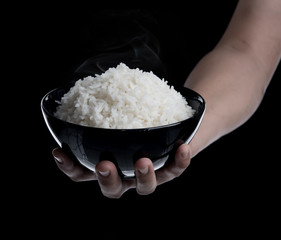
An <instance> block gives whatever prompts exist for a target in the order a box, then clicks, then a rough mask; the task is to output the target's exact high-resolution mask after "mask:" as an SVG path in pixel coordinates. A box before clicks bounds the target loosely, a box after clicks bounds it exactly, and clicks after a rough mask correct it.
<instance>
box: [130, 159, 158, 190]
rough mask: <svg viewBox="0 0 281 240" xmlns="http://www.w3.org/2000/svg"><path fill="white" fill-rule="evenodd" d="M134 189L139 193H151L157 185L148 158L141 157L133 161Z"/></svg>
mask: <svg viewBox="0 0 281 240" xmlns="http://www.w3.org/2000/svg"><path fill="white" fill-rule="evenodd" d="M135 174H136V191H137V192H138V194H140V195H148V194H150V193H153V192H154V191H155V189H156V186H157V181H156V176H155V172H154V168H153V164H152V162H151V160H150V159H148V158H141V159H139V160H137V161H136V163H135Z"/></svg>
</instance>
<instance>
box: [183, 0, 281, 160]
mask: <svg viewBox="0 0 281 240" xmlns="http://www.w3.org/2000/svg"><path fill="white" fill-rule="evenodd" d="M280 25H281V1H280V0H268V1H264V0H241V1H239V3H238V5H237V8H236V10H235V12H234V15H233V17H232V19H231V22H230V24H229V26H228V28H227V30H226V32H225V34H224V35H223V37H222V38H221V40H220V41H219V43H218V44H217V46H215V48H214V49H213V50H212V51H211V52H210V53H209V54H207V55H206V56H205V57H204V58H203V59H202V60H201V61H200V62H199V63H198V64H197V66H196V67H195V68H194V70H193V71H192V72H191V74H190V75H189V77H188V78H187V80H186V82H185V86H186V87H189V88H192V89H194V90H196V91H198V92H199V93H200V94H202V96H203V97H204V98H205V100H206V103H207V109H206V114H205V117H204V120H203V122H202V124H201V127H200V128H199V130H198V133H197V134H196V136H195V137H194V139H193V141H192V142H191V149H192V156H195V155H196V154H197V153H198V152H200V151H201V150H202V149H204V148H205V147H206V146H208V145H209V144H211V143H212V142H214V141H215V140H217V139H218V138H220V137H221V136H223V135H225V134H227V133H229V132H230V131H232V130H234V129H235V128H237V127H239V126H240V125H241V124H243V123H244V122H245V121H247V120H248V119H249V118H250V117H251V116H252V114H253V113H254V112H255V110H256V109H257V107H258V106H259V104H260V102H261V100H262V98H263V96H264V93H265V91H266V88H267V86H268V84H269V82H270V80H271V78H272V76H273V74H274V71H275V70H276V67H277V65H278V63H279V61H280V57H281V27H280Z"/></svg>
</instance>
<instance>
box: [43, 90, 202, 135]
mask: <svg viewBox="0 0 281 240" xmlns="http://www.w3.org/2000/svg"><path fill="white" fill-rule="evenodd" d="M68 85H69V86H68ZM68 87H71V84H67V85H65V86H59V87H56V88H53V89H52V90H50V91H48V92H47V93H46V94H45V95H44V96H43V97H42V98H41V101H40V108H41V111H42V113H43V115H44V114H47V115H48V116H49V117H51V118H54V119H56V120H58V121H60V122H62V123H64V124H67V125H69V126H73V127H78V128H86V129H87V128H88V129H99V130H105V131H122V132H123V131H152V130H157V129H163V128H170V127H174V126H177V125H180V124H183V123H185V122H186V121H190V120H191V119H194V118H199V122H198V124H197V127H196V129H195V132H196V131H197V129H198V127H199V126H200V124H201V121H202V119H203V116H204V115H205V112H206V102H205V99H204V98H203V97H202V96H201V95H200V94H199V93H198V92H196V91H194V90H192V89H190V88H187V87H185V86H182V87H181V88H180V89H176V91H178V92H180V94H182V91H189V92H191V93H192V94H193V95H194V96H196V99H197V100H198V101H199V102H200V103H201V104H200V109H199V111H196V112H195V113H194V115H193V116H192V117H189V118H187V119H184V120H181V121H178V122H174V123H170V124H165V125H160V126H153V127H145V128H101V127H94V126H88V125H81V124H76V123H72V122H68V121H65V120H62V119H60V118H58V117H56V116H54V114H52V113H51V112H49V111H48V110H47V109H46V107H45V104H44V102H45V100H46V98H47V97H48V96H49V95H50V94H51V93H53V92H55V91H58V90H66V89H67V88H68ZM182 96H183V97H184V98H186V96H184V95H182ZM186 100H187V101H188V98H186ZM190 100H194V98H190Z"/></svg>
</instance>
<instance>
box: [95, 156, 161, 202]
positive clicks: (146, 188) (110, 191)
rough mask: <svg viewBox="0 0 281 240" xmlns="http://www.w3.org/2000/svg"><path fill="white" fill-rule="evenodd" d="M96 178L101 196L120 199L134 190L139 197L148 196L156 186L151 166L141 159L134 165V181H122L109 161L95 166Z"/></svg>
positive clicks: (144, 159) (150, 163)
mask: <svg viewBox="0 0 281 240" xmlns="http://www.w3.org/2000/svg"><path fill="white" fill-rule="evenodd" d="M96 172H97V177H98V181H99V185H100V188H101V191H102V193H103V195H105V196H106V197H109V198H120V197H121V196H122V195H123V194H124V193H125V192H126V191H127V190H129V189H131V188H136V191H137V193H138V194H140V195H148V194H150V193H152V192H154V191H155V188H156V186H157V181H156V176H155V173H154V169H153V164H152V162H151V161H150V160H149V159H148V158H141V159H139V160H137V161H136V163H135V174H136V178H135V179H124V180H122V179H121V178H120V176H119V174H118V171H117V169H116V167H115V165H114V164H113V163H112V162H110V161H101V162H99V163H98V164H97V166H96Z"/></svg>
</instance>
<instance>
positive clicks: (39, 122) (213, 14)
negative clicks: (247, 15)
mask: <svg viewBox="0 0 281 240" xmlns="http://www.w3.org/2000/svg"><path fill="white" fill-rule="evenodd" d="M201 2H202V1H201ZM235 5H236V1H224V2H215V3H212V4H210V3H208V2H207V1H206V2H205V3H204V6H205V7H202V4H200V3H199V2H198V3H197V4H190V6H187V7H185V8H178V9H169V10H159V9H158V10H151V9H150V10H143V9H142V10H140V12H139V13H147V12H148V13H149V14H151V15H153V16H154V17H155V19H156V20H157V21H156V23H155V22H154V24H151V25H150V23H149V24H147V27H148V28H149V30H151V31H154V34H155V36H156V37H157V38H159V42H160V49H161V59H162V61H163V62H164V64H165V66H166V69H167V71H168V75H167V78H168V80H169V81H170V82H171V83H172V84H174V85H181V84H183V82H184V81H185V79H186V77H187V76H188V74H189V73H190V71H191V70H192V68H193V67H194V66H195V64H196V63H197V62H198V61H199V59H200V58H201V57H202V56H204V54H206V53H207V52H208V51H210V50H211V49H212V48H213V47H214V46H215V44H216V43H217V41H218V40H219V39H220V37H221V36H222V34H223V32H224V30H225V28H226V26H227V24H228V21H229V20H230V18H231V15H232V13H233V10H234V7H235ZM135 10H136V9H135ZM103 11H104V9H102V10H101V9H97V8H91V7H89V6H87V5H85V6H77V5H75V4H72V5H67V6H63V7H59V6H48V5H43V4H42V5H41V6H35V7H34V8H33V10H32V9H29V11H22V12H21V14H20V15H19V17H18V18H17V20H16V21H15V22H14V23H13V25H12V27H10V28H9V33H10V34H9V39H8V40H9V41H10V43H12V44H11V47H7V49H6V50H7V51H8V53H9V57H11V58H10V59H9V62H8V65H9V68H6V73H8V75H9V78H11V77H12V78H13V79H15V78H16V79H17V82H18V84H17V86H11V88H10V90H13V89H15V91H14V92H16V93H20V94H21V95H17V96H18V97H16V99H15V101H12V103H11V104H12V105H13V107H15V108H16V109H17V113H16V116H15V118H14V120H13V121H12V120H11V122H10V125H12V127H11V128H12V129H13V130H11V131H9V135H8V137H7V138H6V139H7V143H8V144H7V145H8V146H7V148H6V149H5V150H4V152H7V151H8V154H9V163H10V164H11V166H9V167H7V168H5V169H4V168H3V171H4V172H5V175H4V176H5V180H6V182H7V185H6V186H8V187H7V195H6V196H7V197H6V198H7V200H8V202H9V203H12V204H11V205H12V206H10V207H9V210H10V213H11V214H10V216H13V218H12V220H11V223H12V222H13V221H16V222H17V223H20V224H21V223H23V222H25V221H27V220H26V219H27V216H29V219H32V224H35V226H36V227H37V229H41V228H42V231H44V232H48V231H47V230H48V229H49V231H50V232H52V230H53V229H54V228H56V229H59V228H60V226H61V225H60V224H62V223H66V225H67V229H68V230H70V229H72V230H73V229H75V228H76V227H77V224H78V223H79V224H81V223H82V224H85V225H88V224H89V225H90V226H92V228H89V227H88V226H87V228H86V227H85V228H86V231H88V232H91V231H93V235H95V233H94V231H102V230H100V229H99V228H98V229H97V228H95V226H97V225H98V223H99V224H100V223H102V224H101V225H102V226H107V227H108V228H107V230H106V231H105V232H103V233H104V234H105V235H111V234H112V235H113V236H114V234H115V232H114V231H113V230H110V229H111V227H114V226H117V225H118V224H121V226H122V227H121V228H124V229H125V230H124V231H125V232H126V231H127V230H126V229H127V227H126V226H127V224H128V225H130V226H131V227H133V229H135V230H136V231H137V230H139V228H145V229H152V230H153V229H154V227H155V222H158V223H159V222H160V223H161V229H160V230H159V228H158V227H157V231H156V232H159V231H160V232H161V231H162V232H163V231H164V229H165V226H167V229H170V223H171V221H172V222H174V223H176V224H178V230H177V231H175V232H182V231H184V229H185V225H186V227H187V226H188V223H187V221H188V222H189V221H191V222H194V223H195V225H200V224H203V222H209V223H214V218H215V219H216V220H217V221H218V220H219V222H218V224H222V225H223V226H224V228H229V230H230V231H231V232H232V231H233V232H235V229H236V230H237V229H244V228H245V229H248V230H249V228H248V227H249V226H248V221H249V222H251V221H253V220H257V221H258V222H260V223H265V219H266V218H267V217H268V216H272V217H273V218H274V215H275V214H276V208H275V206H276V205H275V203H276V199H277V194H278V191H279V192H280V184H278V181H279V183H280V178H279V175H280V174H279V168H278V167H277V166H278V165H277V164H278V162H279V161H280V160H279V159H280V157H278V156H279V155H278V154H279V143H280V139H279V137H280V136H279V135H280V127H279V122H280V121H279V107H278V106H279V105H278V100H279V99H278V97H279V96H278V90H279V88H278V86H279V85H278V84H279V83H278V82H279V80H280V77H281V73H280V67H279V68H278V69H277V71H276V73H275V75H274V76H273V79H272V82H271V84H270V86H269V87H268V90H267V92H266V94H265V97H264V100H263V102H262V103H261V105H260V107H259V109H258V110H257V111H256V112H255V114H254V115H253V116H252V117H251V119H250V120H249V121H248V122H246V123H245V124H244V125H243V126H241V127H240V128H238V129H237V130H235V131H233V132H232V133H230V134H228V135H227V136H224V137H222V138H221V139H219V140H218V141H217V142H215V143H213V144H212V145H211V146H209V147H208V148H206V149H205V150H203V151H202V152H201V153H199V154H198V155H197V156H196V157H195V158H193V159H192V162H191V165H190V166H189V167H188V169H187V170H186V171H185V172H184V173H183V174H182V176H180V177H179V178H177V179H175V180H173V181H171V182H169V183H166V184H164V185H161V186H159V187H158V188H157V189H156V191H155V192H154V193H153V194H151V195H148V196H140V195H138V194H137V193H136V192H135V190H133V189H132V190H130V191H128V192H127V193H125V194H124V195H123V196H122V197H121V198H120V199H118V200H114V199H108V198H106V197H104V196H103V195H102V194H101V192H100V189H99V186H98V184H97V183H96V182H80V183H77V182H73V181H71V180H70V179H69V178H68V177H67V176H66V175H64V174H63V173H62V172H61V171H60V170H59V169H58V168H57V166H56V164H55V162H54V160H53V158H52V155H51V151H52V149H53V148H54V147H56V146H57V145H56V143H55V141H54V140H53V138H52V137H51V135H50V133H49V132H48V129H47V127H46V125H45V123H44V120H43V117H42V114H41V110H40V101H41V98H42V97H43V96H44V95H45V94H46V93H47V92H48V91H50V90H51V89H53V88H55V87H57V86H58V85H61V84H63V83H65V82H67V81H69V79H71V77H72V74H73V72H74V70H75V69H76V68H77V67H78V66H79V65H80V64H81V63H82V62H83V61H84V60H85V59H86V58H88V57H90V56H93V55H94V54H96V53H97V52H95V51H98V50H97V49H94V48H95V44H92V45H91V44H89V40H91V38H90V37H92V38H93V42H94V43H95V41H97V40H95V35H93V34H92V35H90V36H89V34H88V32H87V29H88V28H89V27H91V26H92V24H91V22H90V21H91V19H92V17H93V18H94V19H95V16H97V15H99V14H100V12H103ZM123 11H124V9H123ZM128 11H130V10H128ZM107 12H108V10H107ZM140 15H141V14H140ZM96 24H98V22H96ZM98 37H100V36H98ZM90 42H91V41H90ZM3 48H5V46H3ZM93 49H94V50H93ZM11 83H12V84H13V82H11ZM8 94H11V91H9V93H8ZM245 104H247V103H245ZM9 129H10V128H9ZM7 130H8V129H7ZM4 159H6V160H7V157H5V158H4ZM167 215H169V217H167ZM141 217H142V218H144V219H146V220H145V221H144V222H140V221H137V220H138V219H139V218H141ZM180 217H183V218H184V221H181V220H179V219H180ZM47 218H50V220H48V221H46V219H47ZM85 218H87V220H86V219H85ZM233 218H236V219H238V220H239V221H238V222H236V223H235V225H233V224H231V223H230V222H229V221H230V220H231V219H233ZM15 219H17V220H15ZM89 219H90V221H89ZM221 220H222V221H221ZM185 221H186V222H185ZM43 222H44V224H43ZM141 223H142V224H141ZM135 224H136V225H135ZM45 227H47V229H45ZM272 228H273V229H274V226H272ZM64 229H66V228H64ZM179 229H180V231H179ZM29 230H30V231H31V229H29V228H27V229H25V231H26V232H27V233H30V232H29ZM217 230H218V229H213V231H214V233H216V231H217ZM255 230H257V229H255ZM124 231H123V233H124ZM143 231H144V230H142V231H140V232H143ZM259 231H260V229H259ZM62 232H63V230H62ZM164 232H165V231H164ZM249 232H251V230H250V231H249Z"/></svg>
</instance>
